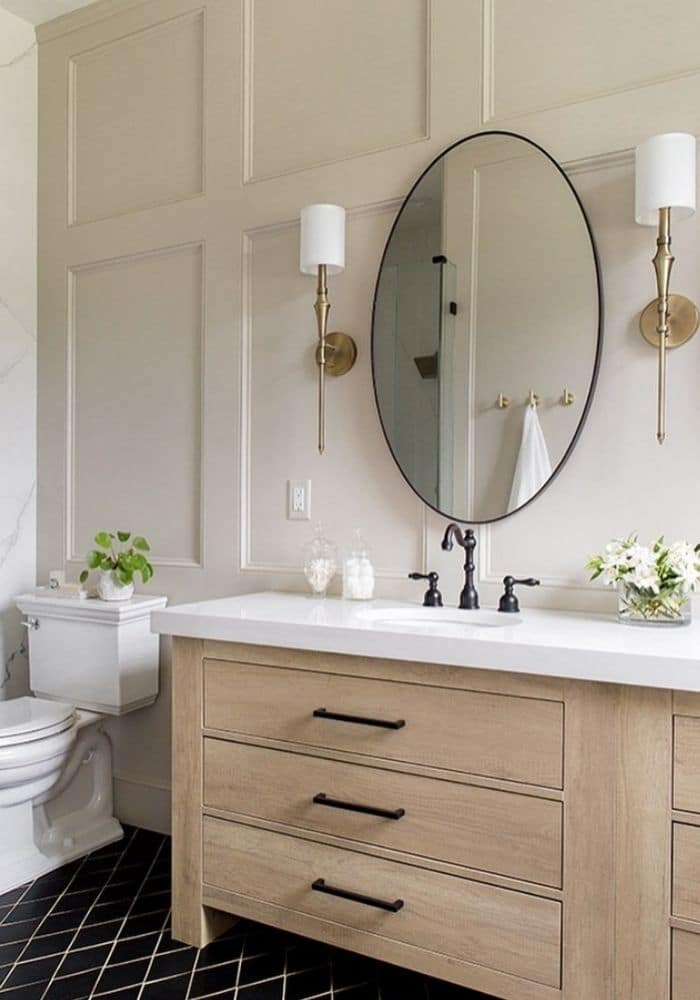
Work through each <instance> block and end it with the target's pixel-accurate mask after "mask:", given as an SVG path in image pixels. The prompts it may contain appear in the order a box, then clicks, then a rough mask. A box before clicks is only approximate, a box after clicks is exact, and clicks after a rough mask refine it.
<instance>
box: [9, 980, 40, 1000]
mask: <svg viewBox="0 0 700 1000" xmlns="http://www.w3.org/2000/svg"><path fill="white" fill-rule="evenodd" d="M46 985H47V984H46V983H32V984H31V985H29V986H19V987H17V988H16V989H10V990H7V991H5V990H0V1000H42V997H43V996H44V993H45V992H46Z"/></svg>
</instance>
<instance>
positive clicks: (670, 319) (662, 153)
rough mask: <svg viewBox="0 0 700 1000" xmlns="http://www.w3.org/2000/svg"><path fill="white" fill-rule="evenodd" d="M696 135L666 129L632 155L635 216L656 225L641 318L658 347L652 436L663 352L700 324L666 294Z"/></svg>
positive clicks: (662, 429)
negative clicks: (652, 290)
mask: <svg viewBox="0 0 700 1000" xmlns="http://www.w3.org/2000/svg"><path fill="white" fill-rule="evenodd" d="M695 147H696V141H695V136H694V135H689V134H687V133H686V132H668V133H666V134H665V135H654V136H652V137H651V138H650V139H645V141H644V142H642V143H640V144H639V146H637V150H636V154H635V173H636V178H635V180H636V183H635V208H634V217H635V220H636V221H637V222H638V223H639V224H640V225H641V226H655V225H657V224H658V227H659V229H658V237H657V240H656V247H657V249H656V256H655V257H654V259H653V264H654V270H655V271H656V289H657V298H656V299H654V300H653V301H652V302H650V303H649V304H648V306H646V308H645V309H644V311H643V312H642V314H641V316H640V318H639V328H640V330H641V332H642V336H643V337H644V339H645V340H647V341H648V342H649V343H650V344H651V345H652V346H653V347H656V348H658V351H659V380H658V400H657V424H656V439H657V441H658V442H659V444H663V443H664V438H665V437H666V351H667V350H669V349H671V348H674V347H680V346H681V344H685V343H686V341H688V340H690V338H691V337H692V336H693V334H694V333H695V331H696V330H697V328H698V323H699V322H700V315H699V314H698V309H697V306H696V305H695V303H694V302H691V301H690V299H687V298H686V297H685V296H684V295H669V292H668V288H669V279H670V277H671V268H672V267H673V261H674V256H673V254H672V253H671V209H673V218H674V220H678V219H687V218H688V217H689V216H691V215H692V214H693V213H694V212H695V188H696V180H695Z"/></svg>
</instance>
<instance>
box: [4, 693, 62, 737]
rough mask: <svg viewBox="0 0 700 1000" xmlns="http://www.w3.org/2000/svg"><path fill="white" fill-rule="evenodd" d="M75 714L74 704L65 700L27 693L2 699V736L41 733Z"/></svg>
mask: <svg viewBox="0 0 700 1000" xmlns="http://www.w3.org/2000/svg"><path fill="white" fill-rule="evenodd" d="M74 714H75V708H74V707H73V705H68V704H66V702H63V701H48V699H46V698H30V697H28V696H26V695H25V696H23V697H21V698H10V699H9V700H8V701H0V737H5V736H20V735H22V734H23V733H39V732H40V731H41V730H43V729H48V728H49V727H54V726H57V725H59V724H60V723H62V722H66V721H67V720H69V719H71V718H72V717H73V716H74Z"/></svg>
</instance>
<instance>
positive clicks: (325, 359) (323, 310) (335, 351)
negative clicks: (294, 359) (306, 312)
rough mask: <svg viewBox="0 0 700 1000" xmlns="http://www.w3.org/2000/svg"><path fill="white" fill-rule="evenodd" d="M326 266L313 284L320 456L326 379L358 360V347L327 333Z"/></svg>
mask: <svg viewBox="0 0 700 1000" xmlns="http://www.w3.org/2000/svg"><path fill="white" fill-rule="evenodd" d="M326 273H327V271H326V265H325V264H319V265H318V282H317V284H316V302H315V303H314V312H315V313H316V323H317V325H318V344H317V346H316V364H317V365H318V453H319V455H322V454H323V452H324V450H325V447H326V375H333V376H334V377H335V376H338V375H345V374H346V373H347V372H349V371H350V369H351V368H352V366H353V365H354V364H355V361H356V360H357V345H356V344H355V341H354V340H353V339H352V337H351V336H350V335H349V334H347V333H340V332H339V331H335V332H334V333H327V332H326V331H327V329H328V313H329V312H330V311H331V304H330V302H329V301H328V286H327V284H326Z"/></svg>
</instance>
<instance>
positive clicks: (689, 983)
mask: <svg viewBox="0 0 700 1000" xmlns="http://www.w3.org/2000/svg"><path fill="white" fill-rule="evenodd" d="M672 934H673V937H672V941H673V959H672V967H673V973H672V983H673V985H672V988H671V1000H698V997H700V935H698V934H690V933H689V932H688V931H679V930H674V931H673V932H672Z"/></svg>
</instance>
